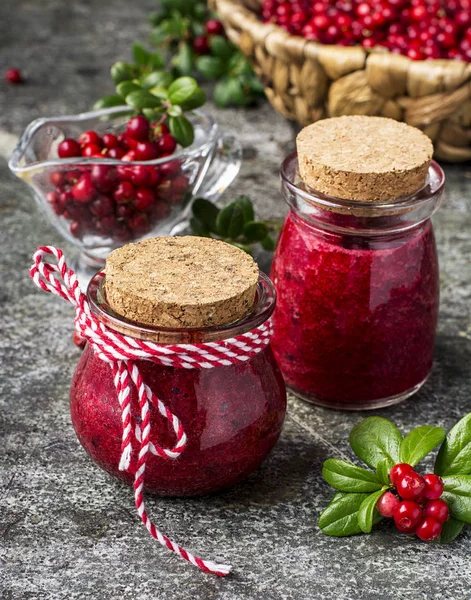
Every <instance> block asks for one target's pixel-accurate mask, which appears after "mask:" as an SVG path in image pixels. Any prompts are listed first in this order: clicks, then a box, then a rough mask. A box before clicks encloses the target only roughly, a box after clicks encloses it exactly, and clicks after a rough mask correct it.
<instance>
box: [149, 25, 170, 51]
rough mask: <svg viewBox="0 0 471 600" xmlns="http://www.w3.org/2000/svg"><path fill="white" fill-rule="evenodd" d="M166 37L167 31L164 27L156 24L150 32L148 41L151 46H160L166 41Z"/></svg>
mask: <svg viewBox="0 0 471 600" xmlns="http://www.w3.org/2000/svg"><path fill="white" fill-rule="evenodd" d="M168 37H169V33H168V31H167V30H166V29H165V28H164V27H161V26H156V27H154V29H152V31H151V33H150V43H151V44H152V45H153V46H157V47H160V46H162V45H163V44H164V43H165V42H166V41H167V39H168Z"/></svg>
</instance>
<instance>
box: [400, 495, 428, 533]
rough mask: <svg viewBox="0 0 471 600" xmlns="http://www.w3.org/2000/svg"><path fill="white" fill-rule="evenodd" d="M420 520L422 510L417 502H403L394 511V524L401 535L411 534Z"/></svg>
mask: <svg viewBox="0 0 471 600" xmlns="http://www.w3.org/2000/svg"><path fill="white" fill-rule="evenodd" d="M421 520H422V509H421V508H420V506H419V505H418V504H417V502H412V501H411V500H404V501H403V502H400V503H399V504H398V505H397V507H396V509H395V511H394V523H395V524H396V527H397V529H399V531H402V533H413V532H414V531H415V529H416V528H417V526H418V525H419V523H420V521H421Z"/></svg>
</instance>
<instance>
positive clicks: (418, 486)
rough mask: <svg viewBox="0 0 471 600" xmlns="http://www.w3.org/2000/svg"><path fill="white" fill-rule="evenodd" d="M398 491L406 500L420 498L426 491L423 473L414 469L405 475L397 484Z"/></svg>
mask: <svg viewBox="0 0 471 600" xmlns="http://www.w3.org/2000/svg"><path fill="white" fill-rule="evenodd" d="M396 489H397V493H398V494H399V496H400V497H401V498H403V499H404V500H418V499H419V498H421V497H423V495H424V492H425V481H424V478H423V477H422V475H419V473H416V472H415V471H412V472H411V473H406V474H405V475H403V476H402V477H401V478H400V479H399V481H398V482H397V485H396Z"/></svg>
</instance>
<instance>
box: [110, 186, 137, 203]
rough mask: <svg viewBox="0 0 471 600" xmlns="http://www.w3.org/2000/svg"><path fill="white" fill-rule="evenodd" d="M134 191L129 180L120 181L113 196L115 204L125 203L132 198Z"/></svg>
mask: <svg viewBox="0 0 471 600" xmlns="http://www.w3.org/2000/svg"><path fill="white" fill-rule="evenodd" d="M135 195H136V191H135V189H134V186H133V185H132V184H131V183H130V182H129V181H122V182H121V183H120V184H119V185H118V186H117V187H116V189H115V191H114V193H113V198H114V200H115V202H116V204H127V203H128V202H131V200H134V197H135Z"/></svg>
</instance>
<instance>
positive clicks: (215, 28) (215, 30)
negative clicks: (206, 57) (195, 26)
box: [193, 19, 225, 55]
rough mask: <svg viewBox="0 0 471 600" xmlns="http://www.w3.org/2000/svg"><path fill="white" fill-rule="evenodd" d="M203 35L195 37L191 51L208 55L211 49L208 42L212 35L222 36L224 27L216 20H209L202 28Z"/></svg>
mask: <svg viewBox="0 0 471 600" xmlns="http://www.w3.org/2000/svg"><path fill="white" fill-rule="evenodd" d="M204 30H205V33H204V35H197V36H196V37H195V39H194V40H193V50H194V51H195V52H196V54H201V55H203V54H209V53H210V52H211V47H210V43H209V40H210V38H211V36H212V35H224V34H225V32H224V25H223V24H222V23H221V22H220V21H217V20H216V19H210V20H209V21H207V22H206V25H205V26H204Z"/></svg>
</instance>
